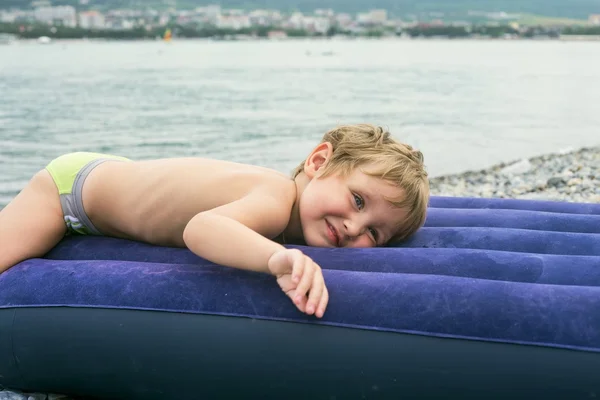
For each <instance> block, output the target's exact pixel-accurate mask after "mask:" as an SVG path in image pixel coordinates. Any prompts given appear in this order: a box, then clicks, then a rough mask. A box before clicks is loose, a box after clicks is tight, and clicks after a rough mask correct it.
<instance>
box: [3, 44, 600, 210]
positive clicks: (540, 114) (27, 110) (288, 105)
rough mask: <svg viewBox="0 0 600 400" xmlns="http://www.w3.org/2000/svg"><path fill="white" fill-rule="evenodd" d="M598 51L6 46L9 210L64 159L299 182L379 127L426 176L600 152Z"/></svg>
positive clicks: (586, 47)
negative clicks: (331, 136)
mask: <svg viewBox="0 0 600 400" xmlns="http://www.w3.org/2000/svg"><path fill="white" fill-rule="evenodd" d="M598 82H600V42H576V43H573V42H569V43H567V42H558V41H446V40H439V41H407V40H372V41H369V40H335V41H304V40H298V41H285V42H264V41H263V42H216V41H202V40H198V41H174V42H171V43H163V42H126V43H114V42H92V41H89V42H84V41H74V42H55V43H52V44H50V45H39V44H37V43H36V42H19V43H16V44H13V45H0V207H1V206H3V205H5V204H6V203H7V202H8V201H9V200H10V199H11V198H12V197H13V196H14V195H15V194H16V193H17V192H18V191H19V190H20V189H21V188H22V187H23V186H24V185H25V183H26V182H27V180H28V179H29V178H30V177H31V175H32V174H33V173H35V171H37V170H38V169H40V168H42V167H43V166H44V165H45V164H46V163H47V162H48V161H50V160H51V159H52V158H53V157H55V156H58V155H59V154H62V153H66V152H70V151H75V150H88V151H100V152H109V153H115V154H120V155H125V156H128V157H132V158H138V159H144V158H153V157H168V156H189V155H202V156H211V157H215V158H222V159H229V160H233V161H240V162H247V163H252V164H258V165H263V166H268V167H272V168H275V169H278V170H281V171H289V170H291V169H292V168H293V167H294V166H295V165H296V164H297V163H298V162H299V161H300V160H302V159H303V157H304V156H305V154H306V153H307V152H308V151H310V149H311V148H312V146H314V145H315V144H316V143H317V141H318V140H319V139H320V137H321V136H322V134H323V133H324V131H325V130H327V129H329V128H332V127H334V126H336V125H337V124H342V123H356V122H370V123H375V124H381V125H384V126H386V127H388V128H389V129H391V131H392V133H393V134H394V135H395V136H396V137H397V138H399V139H402V140H404V141H406V142H408V143H410V144H412V145H414V146H416V147H418V148H420V149H421V150H422V151H423V152H424V154H425V161H426V164H427V166H428V170H429V172H430V174H431V175H432V176H438V175H443V174H449V173H455V172H460V171H464V170H469V169H480V168H483V167H486V166H489V165H491V164H494V163H497V162H500V161H509V160H514V159H518V158H521V157H529V156H533V155H538V154H541V153H547V152H554V151H560V150H562V149H565V148H578V147H582V146H588V145H597V144H599V143H600V90H598Z"/></svg>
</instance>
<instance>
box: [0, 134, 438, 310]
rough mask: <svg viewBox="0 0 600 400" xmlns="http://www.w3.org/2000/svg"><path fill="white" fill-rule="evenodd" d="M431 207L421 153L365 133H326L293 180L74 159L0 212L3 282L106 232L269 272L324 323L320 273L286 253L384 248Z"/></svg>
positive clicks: (234, 170) (223, 167) (246, 170)
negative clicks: (53, 252)
mask: <svg viewBox="0 0 600 400" xmlns="http://www.w3.org/2000/svg"><path fill="white" fill-rule="evenodd" d="M428 200H429V185H428V179H427V173H426V172H425V169H424V166H423V156H422V154H421V152H419V151H416V150H413V149H412V148H411V147H410V146H407V145H404V144H401V143H399V142H396V141H394V140H393V139H392V138H391V137H390V134H389V133H388V132H386V131H384V130H383V129H382V128H380V127H375V126H372V125H348V126H341V127H338V128H336V129H333V130H331V131H329V132H327V133H326V134H325V135H324V136H323V139H322V141H321V143H320V144H319V145H318V146H317V147H315V148H314V149H313V151H312V152H311V153H310V154H309V155H308V157H307V158H306V160H304V161H303V162H302V163H300V165H298V167H297V168H296V169H295V171H294V174H293V179H290V178H289V177H287V176H285V175H282V174H280V173H278V172H275V171H273V170H270V169H266V168H262V167H258V166H251V165H242V164H237V163H233V162H227V161H219V160H212V159H204V158H172V159H159V160H151V161H131V160H128V159H126V158H122V157H116V156H110V155H105V154H97V153H71V154H66V155H63V156H61V157H58V158H57V159H55V160H53V161H52V162H50V164H48V166H47V167H46V168H45V169H43V170H41V171H39V172H38V173H37V174H36V175H35V176H34V177H33V178H32V180H31V181H30V182H29V183H28V184H27V186H26V187H25V188H24V189H23V190H22V191H21V192H20V193H19V194H18V195H17V196H16V197H15V198H14V200H13V201H12V202H11V203H9V204H8V205H7V206H6V207H5V208H4V209H3V210H2V211H0V273H2V272H3V271H5V270H7V269H8V268H10V267H11V266H13V265H15V264H17V263H19V262H21V261H23V260H25V259H28V258H34V257H42V256H43V255H44V254H45V253H46V252H48V251H49V250H50V249H51V248H52V247H54V246H55V245H56V244H57V243H58V242H59V241H60V240H61V239H62V238H63V237H64V236H65V234H68V233H69V234H70V233H78V234H89V235H107V236H112V237H117V238H124V239H131V240H137V241H143V242H147V243H150V244H154V245H160V246H173V247H188V248H189V249H190V250H191V251H193V252H194V253H195V254H197V255H199V256H201V257H203V258H205V259H207V260H210V261H212V262H214V263H217V264H221V265H224V266H229V267H233V268H241V269H246V270H252V271H260V272H265V273H270V274H272V275H274V276H276V278H277V283H278V284H279V286H280V287H281V289H282V290H283V291H284V292H285V293H286V294H287V295H288V296H289V297H290V299H292V301H293V302H294V304H295V305H296V307H297V308H298V309H299V310H300V311H302V312H304V313H306V314H309V315H312V314H314V315H316V316H317V317H319V318H320V317H322V316H323V313H324V312H325V308H326V307H327V303H328V300H329V294H328V292H327V288H326V285H325V282H324V279H323V274H322V272H321V268H320V267H319V266H318V265H317V264H315V263H314V262H313V261H312V260H311V259H310V258H309V257H307V256H306V255H304V254H303V253H302V252H300V251H299V250H296V249H286V248H285V247H284V246H283V245H282V244H290V243H301V244H306V245H309V246H320V247H373V246H382V245H385V244H386V243H387V242H389V241H390V240H399V239H403V238H406V237H407V236H409V235H410V234H412V233H413V232H415V231H416V230H417V229H418V228H419V227H421V226H422V225H423V223H424V221H425V214H426V210H427V203H428Z"/></svg>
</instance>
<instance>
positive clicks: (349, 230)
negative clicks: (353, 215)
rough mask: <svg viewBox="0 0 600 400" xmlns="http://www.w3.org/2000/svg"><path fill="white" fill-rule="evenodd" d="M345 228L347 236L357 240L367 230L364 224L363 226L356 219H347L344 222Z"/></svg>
mask: <svg viewBox="0 0 600 400" xmlns="http://www.w3.org/2000/svg"><path fill="white" fill-rule="evenodd" d="M344 228H345V230H346V232H345V233H346V235H347V236H349V237H350V238H355V237H357V236H360V235H361V234H362V233H363V232H364V230H365V228H364V224H362V223H361V222H360V221H358V220H356V219H354V220H353V219H347V220H345V221H344Z"/></svg>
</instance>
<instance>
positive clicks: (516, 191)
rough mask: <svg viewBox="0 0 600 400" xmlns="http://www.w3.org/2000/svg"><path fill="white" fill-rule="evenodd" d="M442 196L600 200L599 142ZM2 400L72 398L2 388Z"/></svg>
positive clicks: (480, 178) (435, 186) (442, 185)
mask: <svg viewBox="0 0 600 400" xmlns="http://www.w3.org/2000/svg"><path fill="white" fill-rule="evenodd" d="M431 193H432V194H433V195H440V196H472V197H502V198H508V197H511V198H520V199H537V200H558V201H571V202H590V203H600V146H599V147H593V148H583V149H580V150H577V151H572V152H567V153H561V154H548V155H543V156H540V157H534V158H530V159H528V160H517V161H515V162H510V163H505V164H499V165H495V166H493V167H491V168H488V169H484V170H481V171H470V172H465V173H461V174H456V175H447V176H441V177H436V178H433V179H432V180H431ZM0 400H70V398H69V397H66V396H61V395H51V394H42V393H32V394H26V393H21V392H11V391H8V390H2V389H1V388H0Z"/></svg>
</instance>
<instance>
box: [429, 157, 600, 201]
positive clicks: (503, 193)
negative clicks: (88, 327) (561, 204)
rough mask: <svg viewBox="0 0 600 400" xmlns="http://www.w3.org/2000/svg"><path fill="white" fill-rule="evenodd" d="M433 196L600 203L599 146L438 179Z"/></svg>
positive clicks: (433, 183) (434, 180) (516, 161)
mask: <svg viewBox="0 0 600 400" xmlns="http://www.w3.org/2000/svg"><path fill="white" fill-rule="evenodd" d="M431 194H432V195H438V196H463V197H496V198H517V199H532V200H555V201H569V202H585V203H600V146H598V147H587V148H582V149H579V150H575V151H569V152H563V153H557V154H546V155H543V156H538V157H533V158H530V159H524V160H515V161H513V162H508V163H502V164H498V165H494V166H492V167H490V168H487V169H484V170H480V171H469V172H465V173H460V174H454V175H447V176H440V177H435V178H432V179H431Z"/></svg>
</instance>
